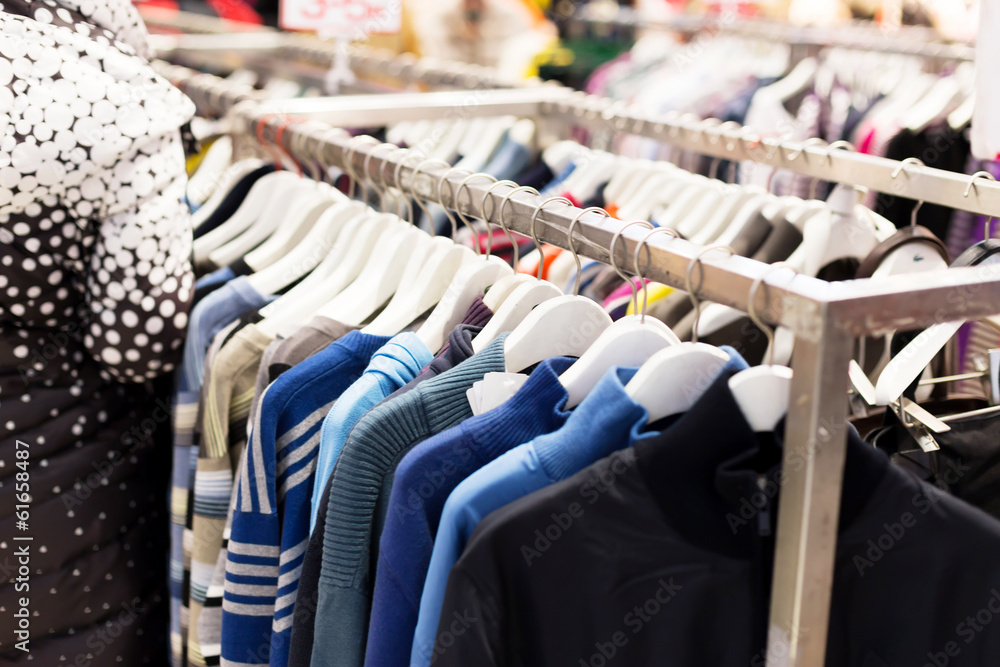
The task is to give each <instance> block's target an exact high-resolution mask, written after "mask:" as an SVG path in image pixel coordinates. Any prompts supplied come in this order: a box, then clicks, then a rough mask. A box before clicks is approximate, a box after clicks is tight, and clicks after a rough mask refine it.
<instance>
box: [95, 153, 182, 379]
mask: <svg viewBox="0 0 1000 667" xmlns="http://www.w3.org/2000/svg"><path fill="white" fill-rule="evenodd" d="M146 144H148V145H143V146H142V147H141V148H139V149H137V151H136V153H135V155H134V156H133V159H131V160H127V161H123V162H119V163H118V165H117V166H116V167H115V168H114V169H108V170H105V172H103V174H102V175H101V176H100V177H98V176H93V177H91V178H88V179H86V180H84V181H83V183H81V185H80V190H79V191H80V192H81V193H87V192H89V191H91V190H93V191H94V192H98V191H99V192H105V191H112V190H113V191H114V192H115V193H116V195H117V196H118V203H120V204H124V203H125V202H131V203H130V204H129V205H128V206H127V207H125V208H124V209H123V210H119V211H118V212H114V213H110V214H109V215H107V216H106V217H102V218H101V222H100V223H99V228H98V234H97V238H96V242H95V247H94V251H93V253H92V255H91V258H90V266H89V267H88V271H87V279H86V290H87V301H86V303H87V309H88V313H87V316H88V318H87V319H88V320H89V327H88V329H87V332H86V336H85V338H84V342H85V344H86V346H87V349H88V350H89V352H90V353H91V354H92V355H93V356H94V358H95V359H97V360H98V361H99V362H101V364H102V366H103V369H104V371H105V373H107V374H108V375H110V376H111V377H114V378H116V379H118V380H122V381H135V382H142V381H145V380H147V379H149V378H153V377H156V376H157V375H159V374H161V373H166V372H169V371H170V370H172V369H173V368H174V366H175V364H176V362H177V361H178V359H179V355H180V348H181V344H182V342H183V340H184V330H185V327H186V326H187V313H188V307H189V305H190V301H191V295H192V291H193V286H194V274H193V272H192V269H191V264H190V259H189V257H190V253H191V220H190V213H189V211H188V209H187V205H186V204H185V203H184V200H183V196H184V184H185V181H186V179H185V174H184V153H183V149H182V147H181V144H180V137H179V135H178V134H177V133H174V135H173V136H166V137H162V138H159V139H152V140H150V141H149V142H146ZM154 170H156V171H155V172H154ZM156 172H158V173H160V174H166V175H167V176H166V177H164V176H157V173H156ZM157 181H159V182H160V183H159V184H157ZM101 203H102V202H94V203H93V204H92V206H93V210H94V212H95V213H99V212H100V210H101V208H103V206H101ZM78 207H79V204H78ZM116 208H118V207H116Z"/></svg>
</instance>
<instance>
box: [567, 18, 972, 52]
mask: <svg viewBox="0 0 1000 667" xmlns="http://www.w3.org/2000/svg"><path fill="white" fill-rule="evenodd" d="M570 20H571V21H574V22H577V23H583V24H586V25H596V26H614V27H619V28H629V29H636V28H646V29H653V30H665V31H673V32H680V33H684V34H688V35H693V34H697V33H712V34H726V35H738V36H742V37H749V38H753V39H760V40H766V41H769V42H778V43H782V44H788V45H789V46H802V47H812V48H817V49H818V48H827V47H836V48H841V49H851V50H856V51H872V52H878V53H891V54H900V55H911V56H917V57H920V58H925V59H928V60H938V61H946V62H963V61H970V62H971V61H974V60H975V47H974V46H971V45H969V44H961V43H953V42H946V41H943V40H941V39H940V37H939V36H938V35H937V34H936V33H934V31H933V30H929V29H923V28H917V27H909V26H906V27H902V28H899V29H897V30H895V31H892V32H887V31H884V30H881V29H879V28H878V27H875V26H871V27H869V26H862V25H847V26H837V27H834V28H818V27H805V26H795V25H791V24H787V23H777V22H773V21H765V20H760V19H736V18H735V17H732V16H729V15H726V14H722V15H718V16H707V17H705V16H684V15H681V16H676V17H673V18H670V19H665V20H656V21H651V20H646V19H642V18H640V17H639V14H638V13H637V12H636V11H635V10H633V9H630V8H628V7H622V8H619V10H618V11H617V13H616V14H614V15H611V16H607V15H604V14H603V13H601V12H593V11H591V12H588V11H586V10H584V11H583V12H580V13H579V14H578V15H576V16H574V17H573V18H571V19H570Z"/></svg>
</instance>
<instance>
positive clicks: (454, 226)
mask: <svg viewBox="0 0 1000 667" xmlns="http://www.w3.org/2000/svg"><path fill="white" fill-rule="evenodd" d="M458 171H463V172H465V173H466V174H471V173H472V172H471V171H469V170H468V169H462V168H461V167H452V168H450V169H449V170H448V171H446V172H444V174H442V175H441V180H439V181H438V187H437V191H438V204H439V205H440V206H441V208H443V209H444V214H445V215H446V216H448V222H450V223H451V238H452V240H454V238H455V237H456V236H457V235H458V222H456V221H455V216H453V215H452V214H451V211H450V210H449V209H448V207H447V206H445V205H444V198H443V196H442V188H443V187H444V184H445V183H447V184H448V196H449V197H451V199H452V203H453V204H454V203H455V191H454V190H452V189H451V181H449V180H448V177H449V176H451V175H452V174H453V173H455V172H458Z"/></svg>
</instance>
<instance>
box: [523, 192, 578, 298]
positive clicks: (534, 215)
mask: <svg viewBox="0 0 1000 667" xmlns="http://www.w3.org/2000/svg"><path fill="white" fill-rule="evenodd" d="M552 202H562V203H563V204H566V205H567V206H569V207H570V208H572V207H573V202H571V201H570V200H569V199H567V198H566V197H549V198H548V199H546V200H545V201H543V202H539V204H538V206H536V207H535V210H534V211H533V212H532V214H531V223H530V226H529V227H528V233H529V234H531V240H532V241H533V242H534V243H535V248H537V249H538V279H539V280H541V279H542V269H543V268H544V267H543V265H544V264H545V262H543V261H542V259H543V258H542V242H541V241H539V240H538V233H537V232H536V231H535V223H536V222H538V214H539V213H541V211H542V209H543V208H545V207H546V206H548V205H549V204H550V203H552Z"/></svg>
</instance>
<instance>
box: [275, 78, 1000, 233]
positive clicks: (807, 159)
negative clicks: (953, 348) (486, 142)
mask: <svg viewBox="0 0 1000 667" xmlns="http://www.w3.org/2000/svg"><path fill="white" fill-rule="evenodd" d="M265 108H272V109H273V111H274V112H275V113H277V112H282V113H290V114H295V115H300V116H302V117H306V118H313V119H319V120H323V121H325V122H328V123H330V124H332V125H334V126H338V127H370V126H372V125H374V124H381V123H389V122H393V121H400V120H407V119H417V118H435V117H439V115H440V114H441V113H442V112H447V111H449V110H454V109H456V108H461V109H462V112H463V114H464V115H465V116H469V117H471V116H489V115H500V114H513V115H519V116H532V117H536V118H548V119H555V120H557V121H561V122H563V123H564V124H567V125H570V124H573V125H580V126H584V127H588V128H591V129H597V130H606V131H610V132H619V133H625V134H633V135H638V136H643V137H649V138H653V139H657V140H660V141H663V142H664V143H668V144H670V145H672V146H676V147H678V148H682V149H685V150H690V151H694V152H696V153H700V154H703V155H709V156H712V157H719V158H725V159H728V160H735V161H741V160H750V161H753V162H755V163H758V164H763V165H768V166H772V167H776V168H779V169H788V170H790V171H794V172H796V173H799V174H802V175H803V176H811V177H814V178H819V179H822V180H824V181H830V182H835V183H847V184H851V185H857V186H861V187H865V188H868V189H871V190H875V191H877V192H882V193H886V194H889V195H891V196H892V197H903V198H905V199H913V200H915V201H925V202H929V203H934V204H941V205H943V206H948V207H950V208H955V209H962V210H967V211H972V212H973V213H978V214H981V215H998V214H1000V183H996V182H992V181H984V180H978V181H975V182H973V184H972V185H971V186H970V179H969V176H967V175H964V174H959V173H956V172H951V171H946V170H943V169H936V168H934V167H927V166H922V165H918V164H912V163H904V162H900V161H898V160H890V159H887V158H882V157H877V156H873V155H866V154H864V153H856V152H854V151H848V150H843V149H835V150H831V149H829V148H827V147H825V146H816V145H807V144H806V143H802V142H792V141H782V140H779V139H776V138H773V137H762V136H760V135H759V134H756V133H754V131H753V130H752V129H751V128H747V127H736V128H728V127H725V126H724V125H721V122H720V121H718V120H716V119H707V120H685V119H684V118H683V117H682V116H681V115H680V114H667V115H664V116H659V117H657V116H650V115H648V114H642V113H639V112H634V111H629V110H627V109H626V108H625V106H624V105H622V104H621V103H619V102H615V101H613V100H610V99H607V98H603V97H597V96H593V95H585V94H583V93H574V92H570V91H568V89H565V88H562V87H551V88H550V87H548V86H540V87H537V88H528V89H510V90H501V91H477V92H475V93H469V92H466V93H455V92H440V93H420V94H404V95H401V96H353V97H351V98H350V99H344V98H319V97H316V98H308V99H296V100H287V101H282V102H280V103H273V104H271V105H265Z"/></svg>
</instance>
